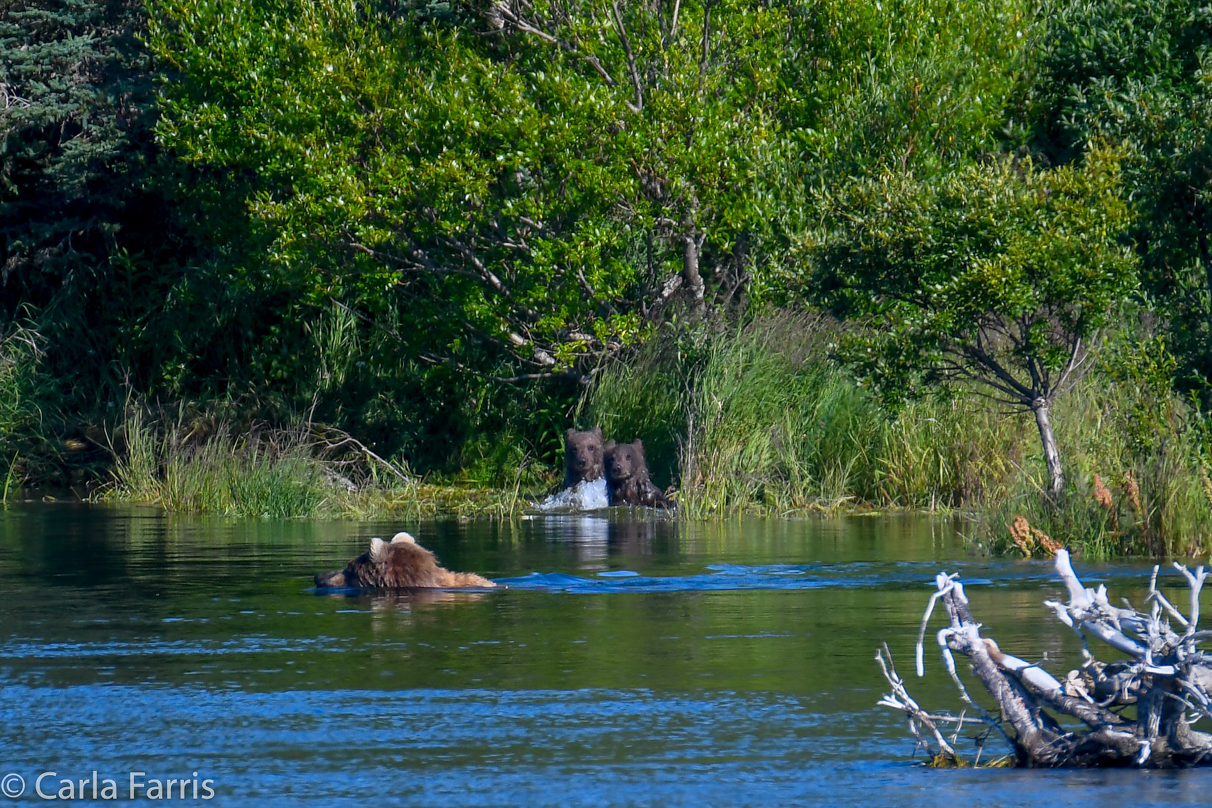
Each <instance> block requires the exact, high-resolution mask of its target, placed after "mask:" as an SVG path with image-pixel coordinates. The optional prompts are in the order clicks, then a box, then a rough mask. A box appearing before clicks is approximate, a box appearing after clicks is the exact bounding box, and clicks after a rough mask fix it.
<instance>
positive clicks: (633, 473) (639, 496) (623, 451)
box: [605, 440, 670, 508]
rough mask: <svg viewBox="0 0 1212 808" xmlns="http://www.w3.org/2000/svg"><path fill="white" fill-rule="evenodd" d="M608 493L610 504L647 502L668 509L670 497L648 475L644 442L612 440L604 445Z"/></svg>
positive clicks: (651, 505) (643, 503) (644, 503)
mask: <svg viewBox="0 0 1212 808" xmlns="http://www.w3.org/2000/svg"><path fill="white" fill-rule="evenodd" d="M605 457H606V493H607V496H609V498H610V504H611V505H644V506H647V507H649V508H668V507H670V503H669V500H668V499H666V498H665V495H664V494H663V493H661V489H659V488H657V487H656V486H655V485H653V484H652V480H651V479H650V478H649V476H648V462H647V461H646V460H644V444H643V443H642V442H641V441H639V440H637V441H635V442H633V443H615V442H614V441H609V442H608V443H607V444H606V446H605Z"/></svg>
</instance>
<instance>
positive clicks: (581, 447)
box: [564, 426, 604, 488]
mask: <svg viewBox="0 0 1212 808" xmlns="http://www.w3.org/2000/svg"><path fill="white" fill-rule="evenodd" d="M603 454H604V447H603V445H602V428H601V427H600V426H595V427H594V428H593V429H588V430H586V431H584V432H577V431H576V430H575V429H570V430H568V431H567V432H566V433H564V487H565V488H572V487H573V486H574V485H576V484H577V483H579V482H581V481H582V480H589V481H593V480H597V479H600V478H601V476H602V473H603V469H602V456H603Z"/></svg>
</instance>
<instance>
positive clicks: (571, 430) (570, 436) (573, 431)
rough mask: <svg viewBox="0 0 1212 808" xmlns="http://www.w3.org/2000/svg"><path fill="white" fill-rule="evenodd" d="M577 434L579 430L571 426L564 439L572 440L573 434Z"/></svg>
mask: <svg viewBox="0 0 1212 808" xmlns="http://www.w3.org/2000/svg"><path fill="white" fill-rule="evenodd" d="M576 434H577V431H576V430H575V429H573V428H572V427H569V428H568V431H567V432H565V433H564V440H569V441H570V440H572V438H573V436H574V435H576Z"/></svg>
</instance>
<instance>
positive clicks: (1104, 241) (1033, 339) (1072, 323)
mask: <svg viewBox="0 0 1212 808" xmlns="http://www.w3.org/2000/svg"><path fill="white" fill-rule="evenodd" d="M1119 181H1120V171H1119V168H1118V163H1117V161H1116V159H1115V157H1114V155H1113V154H1111V153H1110V152H1107V151H1094V152H1091V153H1090V154H1089V155H1088V156H1087V158H1086V160H1085V161H1084V162H1083V163H1082V164H1080V165H1071V166H1066V167H1063V168H1055V169H1051V170H1041V169H1038V168H1037V167H1036V166H1034V165H1033V164H1032V163H1031V161H1030V160H1023V161H1021V162H1020V161H1015V160H1001V159H997V160H988V161H985V162H984V163H983V164H974V165H969V166H967V167H964V168H961V169H959V170H957V171H956V172H954V173H952V174H950V175H948V176H946V177H943V178H940V179H937V180H929V181H923V180H921V179H919V178H916V177H914V176H912V175H910V174H908V173H904V172H894V171H888V172H885V173H883V174H880V175H878V176H875V177H872V178H870V179H864V180H859V181H856V182H855V183H854V184H853V185H851V186H850V187H847V188H844V189H842V190H841V191H840V192H838V193H837V194H835V195H831V196H829V197H828V198H827V199H826V201H825V206H826V219H825V222H826V224H825V226H824V229H823V232H820V233H819V234H817V235H816V236H815V237H814V238H813V239H812V240H811V241H810V242H809V244H808V254H809V256H810V258H811V260H810V263H809V265H808V269H807V270H806V271H805V272H804V274H803V275H802V276H801V277H800V278H798V280H799V281H800V282H801V284H802V286H801V288H802V289H803V290H804V292H805V293H806V294H807V295H808V296H810V297H812V298H813V299H816V300H819V301H821V302H822V303H824V304H826V305H828V306H829V307H830V308H831V309H832V310H833V311H834V312H835V313H836V314H838V315H839V316H841V317H844V318H852V319H862V320H864V321H865V322H866V323H867V324H868V325H869V326H870V328H869V329H867V330H865V331H863V332H859V334H858V335H857V336H855V337H854V338H853V339H851V340H850V341H849V342H848V344H846V345H845V346H843V347H844V350H845V352H846V353H847V354H848V356H849V358H850V359H851V361H852V362H854V364H855V365H856V367H857V368H858V369H859V370H860V372H861V374H862V375H863V376H864V377H866V378H867V379H869V380H870V381H871V382H873V383H874V384H875V385H876V386H877V388H878V389H879V390H880V391H881V392H882V393H883V395H884V396H885V397H886V399H887V400H889V401H893V402H895V401H898V400H900V399H901V398H902V397H903V396H904V395H905V394H906V393H908V392H911V391H912V389H913V387H914V386H915V384H916V383H920V382H927V383H939V382H941V383H951V382H956V381H968V382H971V383H975V384H976V385H977V387H978V389H980V390H983V391H984V392H985V394H987V395H989V396H991V397H993V398H995V399H997V400H999V401H1001V402H1004V403H1006V404H1008V405H1010V406H1012V407H1015V408H1020V409H1022V410H1025V411H1030V412H1032V413H1033V414H1034V416H1035V421H1036V425H1037V426H1038V428H1039V433H1040V440H1041V443H1042V446H1043V449H1044V457H1045V459H1046V462H1047V467H1048V474H1049V478H1050V484H1049V490H1050V492H1051V493H1052V494H1053V495H1055V494H1058V493H1059V492H1060V491H1061V490H1062V487H1063V484H1064V478H1063V472H1062V465H1061V458H1060V453H1059V451H1058V449H1057V446H1056V440H1055V438H1054V436H1053V432H1052V426H1051V420H1050V414H1049V413H1050V410H1051V407H1052V405H1053V403H1054V402H1055V400H1056V399H1057V397H1059V396H1061V395H1063V394H1064V393H1065V391H1067V390H1068V389H1069V388H1071V387H1072V386H1073V384H1074V383H1075V382H1076V381H1077V379H1078V378H1080V376H1081V374H1082V373H1083V372H1084V370H1085V369H1086V368H1088V367H1089V360H1090V355H1091V352H1092V351H1093V349H1094V348H1095V346H1096V345H1097V342H1098V338H1099V333H1100V330H1101V329H1102V328H1103V327H1104V326H1105V325H1106V324H1107V323H1108V322H1110V321H1111V320H1112V319H1113V317H1114V315H1115V313H1116V312H1117V310H1118V309H1119V307H1120V305H1121V304H1122V303H1123V302H1124V300H1125V298H1126V297H1127V296H1128V295H1129V294H1130V293H1131V292H1132V290H1133V288H1134V286H1135V270H1136V262H1135V260H1134V256H1133V253H1132V251H1131V249H1130V247H1128V246H1126V245H1125V243H1124V241H1123V236H1124V233H1125V231H1126V230H1127V228H1128V227H1129V226H1130V224H1131V217H1130V215H1129V208H1128V206H1127V204H1126V203H1125V202H1124V200H1123V199H1122V198H1121V196H1120V185H1119Z"/></svg>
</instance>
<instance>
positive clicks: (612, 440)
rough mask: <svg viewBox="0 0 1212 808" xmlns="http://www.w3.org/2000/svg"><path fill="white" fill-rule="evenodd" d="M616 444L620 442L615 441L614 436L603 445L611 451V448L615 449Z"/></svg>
mask: <svg viewBox="0 0 1212 808" xmlns="http://www.w3.org/2000/svg"><path fill="white" fill-rule="evenodd" d="M616 446H618V444H617V443H615V442H614V438H611V439H610V440H608V441H606V445H605V446H603V447H602V448H603V449H605V450H606V451H608V452H609V451H610V450H611V449H613V448H614V447H616Z"/></svg>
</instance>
